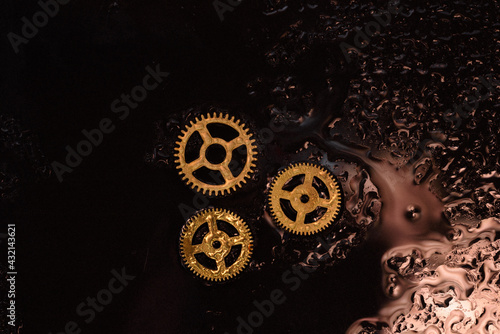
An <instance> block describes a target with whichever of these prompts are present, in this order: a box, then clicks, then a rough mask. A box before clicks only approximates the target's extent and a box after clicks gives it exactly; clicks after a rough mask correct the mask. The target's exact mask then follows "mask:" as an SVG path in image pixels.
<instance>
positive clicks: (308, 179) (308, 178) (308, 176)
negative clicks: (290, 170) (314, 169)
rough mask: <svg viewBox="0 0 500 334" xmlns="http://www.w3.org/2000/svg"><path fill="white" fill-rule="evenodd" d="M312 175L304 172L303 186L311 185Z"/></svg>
mask: <svg viewBox="0 0 500 334" xmlns="http://www.w3.org/2000/svg"><path fill="white" fill-rule="evenodd" d="M313 178H314V176H313V175H312V174H311V173H306V174H305V175H304V183H303V184H304V186H307V187H312V183H313Z"/></svg>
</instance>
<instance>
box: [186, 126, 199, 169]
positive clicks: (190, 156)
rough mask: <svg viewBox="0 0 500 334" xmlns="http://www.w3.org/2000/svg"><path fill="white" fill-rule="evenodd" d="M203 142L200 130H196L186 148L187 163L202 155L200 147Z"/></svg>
mask: <svg viewBox="0 0 500 334" xmlns="http://www.w3.org/2000/svg"><path fill="white" fill-rule="evenodd" d="M202 144H203V140H202V139H201V136H200V134H199V133H198V132H194V133H193V134H192V135H191V137H189V139H188V141H187V143H186V148H185V150H184V160H186V163H190V162H193V161H195V160H196V159H198V158H199V157H200V148H201V145H202Z"/></svg>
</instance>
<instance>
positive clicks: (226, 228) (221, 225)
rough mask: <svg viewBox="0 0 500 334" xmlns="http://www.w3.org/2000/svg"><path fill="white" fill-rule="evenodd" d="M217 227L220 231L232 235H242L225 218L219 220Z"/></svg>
mask: <svg viewBox="0 0 500 334" xmlns="http://www.w3.org/2000/svg"><path fill="white" fill-rule="evenodd" d="M217 228H218V229H219V231H222V232H224V233H226V234H227V235H228V236H230V237H236V236H238V235H240V234H239V233H238V230H237V229H236V228H235V227H234V226H233V225H231V224H229V223H228V222H225V221H223V220H217Z"/></svg>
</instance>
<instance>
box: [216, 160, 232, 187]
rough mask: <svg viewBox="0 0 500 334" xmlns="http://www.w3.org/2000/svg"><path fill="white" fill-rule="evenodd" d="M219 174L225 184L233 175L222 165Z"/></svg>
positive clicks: (227, 166) (227, 167)
mask: <svg viewBox="0 0 500 334" xmlns="http://www.w3.org/2000/svg"><path fill="white" fill-rule="evenodd" d="M219 172H220V173H221V174H222V177H223V178H224V181H225V182H226V183H227V182H229V181H230V180H231V179H233V178H234V176H233V173H232V172H231V169H230V168H229V165H226V164H222V165H221V167H220V170H219Z"/></svg>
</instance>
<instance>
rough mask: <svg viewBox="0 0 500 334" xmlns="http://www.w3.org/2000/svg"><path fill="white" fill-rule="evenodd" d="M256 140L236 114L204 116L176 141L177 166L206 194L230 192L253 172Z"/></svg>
mask: <svg viewBox="0 0 500 334" xmlns="http://www.w3.org/2000/svg"><path fill="white" fill-rule="evenodd" d="M196 134H197V135H196ZM196 138H199V139H201V142H202V143H200V140H199V139H198V140H196ZM254 143H255V140H254V139H252V135H251V134H250V133H249V131H248V129H247V128H246V127H245V124H243V123H242V122H240V120H238V119H237V120H235V118H234V116H232V117H231V118H229V115H227V114H220V115H217V114H216V113H213V115H212V116H210V115H202V116H201V117H200V118H198V117H197V118H196V120H195V121H194V122H193V121H191V123H190V125H187V126H186V128H185V129H184V130H182V135H180V136H179V141H177V142H176V147H175V150H176V153H175V156H176V160H175V162H176V163H177V169H179V174H180V175H181V176H182V178H183V180H184V181H185V182H186V183H187V184H188V185H189V186H190V187H191V188H193V189H195V190H197V191H199V192H202V193H203V194H205V195H210V196H211V195H215V196H218V195H224V194H225V193H227V194H229V193H231V192H232V191H235V190H236V188H237V187H241V186H242V184H244V183H245V182H246V179H247V178H248V177H250V175H251V174H252V173H253V172H254V167H255V163H254V162H255V161H256V160H257V157H256V156H257V150H256V148H257V147H256V146H255V145H254ZM188 144H189V145H188ZM193 146H194V148H193ZM235 174H236V175H235Z"/></svg>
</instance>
